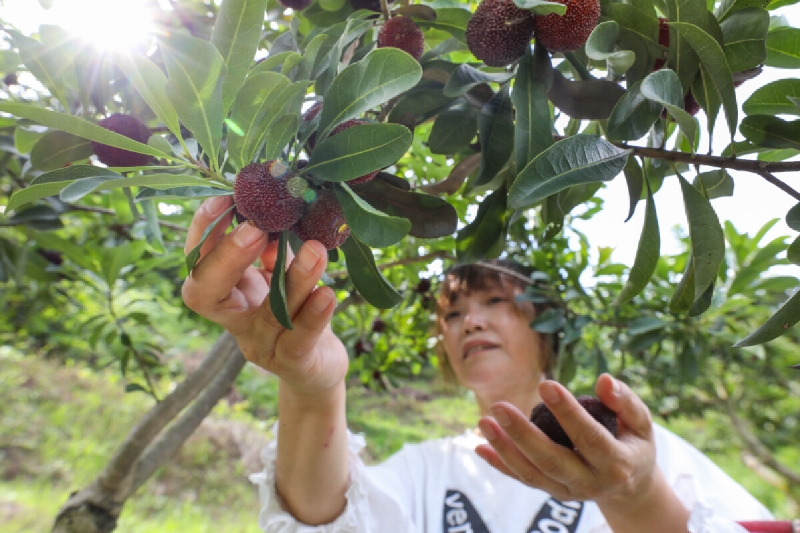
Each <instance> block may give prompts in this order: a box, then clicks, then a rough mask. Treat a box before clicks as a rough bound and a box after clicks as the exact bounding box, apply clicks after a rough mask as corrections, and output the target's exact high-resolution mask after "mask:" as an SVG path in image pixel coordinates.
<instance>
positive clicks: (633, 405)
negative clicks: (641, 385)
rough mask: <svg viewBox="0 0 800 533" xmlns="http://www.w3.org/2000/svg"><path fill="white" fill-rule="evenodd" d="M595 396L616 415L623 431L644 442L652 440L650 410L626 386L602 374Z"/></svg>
mask: <svg viewBox="0 0 800 533" xmlns="http://www.w3.org/2000/svg"><path fill="white" fill-rule="evenodd" d="M595 394H597V397H598V398H600V400H601V401H602V402H603V403H604V404H605V405H606V406H607V407H608V408H609V409H611V410H612V411H614V412H615V413H616V415H617V419H618V420H619V421H620V423H621V424H622V426H623V427H624V429H625V430H628V431H630V432H632V433H633V434H635V435H637V436H638V437H641V438H643V439H645V440H652V434H653V421H652V417H651V416H650V409H648V408H647V405H645V403H644V402H643V401H642V399H641V398H639V396H638V395H637V394H636V393H634V392H633V391H632V390H631V389H630V387H628V385H626V384H625V383H623V382H622V381H620V380H618V379H614V378H613V377H612V376H611V375H610V374H602V375H601V376H600V377H599V378H598V379H597V383H596V385H595Z"/></svg>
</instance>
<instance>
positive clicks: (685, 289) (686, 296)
mask: <svg viewBox="0 0 800 533" xmlns="http://www.w3.org/2000/svg"><path fill="white" fill-rule="evenodd" d="M694 294H695V291H694V260H693V258H692V255H691V253H690V254H689V260H688V261H686V268H684V270H683V276H681V280H680V281H679V282H678V285H677V286H676V287H675V291H674V292H673V293H672V298H670V302H669V310H670V312H671V313H675V314H676V315H679V314H682V313H686V312H687V311H689V310H690V309H691V308H692V304H694V300H695V298H694Z"/></svg>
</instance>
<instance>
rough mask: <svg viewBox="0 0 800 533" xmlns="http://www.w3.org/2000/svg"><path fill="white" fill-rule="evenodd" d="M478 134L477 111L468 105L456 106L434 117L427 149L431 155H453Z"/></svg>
mask: <svg viewBox="0 0 800 533" xmlns="http://www.w3.org/2000/svg"><path fill="white" fill-rule="evenodd" d="M477 133H478V110H477V109H475V108H474V107H473V106H471V105H469V104H464V105H456V106H453V107H451V108H450V109H448V110H446V111H443V112H441V113H439V114H438V115H436V120H435V121H434V122H433V127H432V128H431V133H430V134H429V135H428V148H429V149H430V151H431V153H432V154H445V155H449V154H455V153H458V152H460V151H461V150H463V149H464V148H466V147H467V146H468V145H469V143H470V142H472V139H474V138H475V135H476V134H477Z"/></svg>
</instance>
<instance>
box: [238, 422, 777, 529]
mask: <svg viewBox="0 0 800 533" xmlns="http://www.w3.org/2000/svg"><path fill="white" fill-rule="evenodd" d="M654 434H655V440H656V460H657V462H658V464H659V466H660V467H661V470H662V471H663V472H664V474H665V476H666V478H667V481H668V482H669V484H670V486H672V488H673V490H675V493H676V494H677V496H678V497H679V498H680V500H681V501H682V502H683V504H684V505H685V506H686V507H687V508H688V509H690V510H691V517H690V519H689V531H690V532H691V533H740V532H741V533H746V530H744V528H742V527H740V526H738V525H737V524H736V523H735V521H736V520H771V519H772V518H773V517H772V515H771V514H770V513H769V511H768V510H767V509H766V508H765V507H764V506H763V505H761V504H760V503H759V502H758V501H757V500H756V499H755V498H753V497H752V496H751V495H750V494H749V493H748V492H747V491H746V490H745V489H744V488H743V487H742V486H741V485H739V484H738V483H736V482H735V481H734V480H733V479H731V478H730V477H729V476H728V475H727V474H725V473H724V472H723V471H722V470H721V469H720V468H719V467H718V466H716V465H715V464H714V463H713V462H711V461H710V460H709V459H708V458H707V457H705V456H704V455H703V454H702V453H700V452H699V451H698V450H697V449H696V448H694V447H692V446H691V445H689V444H688V443H687V442H686V441H684V440H683V439H681V438H680V437H678V436H677V435H675V434H673V433H671V432H669V431H668V430H666V429H664V428H662V427H660V426H658V425H654ZM483 442H486V441H485V440H484V439H483V438H481V437H478V436H477V435H475V434H474V433H472V432H468V433H465V434H464V435H460V436H457V437H450V438H443V439H436V440H431V441H426V442H422V443H416V444H406V445H405V446H403V448H402V449H401V450H400V451H399V452H397V453H396V454H394V455H393V456H391V457H390V458H389V459H387V460H386V461H385V462H384V463H382V464H379V465H376V466H365V465H364V463H363V461H362V460H361V458H360V457H359V456H358V452H359V451H360V450H361V449H362V448H363V447H364V438H363V437H362V436H361V435H352V434H351V435H350V442H349V447H350V481H351V483H350V488H349V489H348V491H347V494H346V497H347V506H346V508H345V510H344V512H343V513H342V515H340V516H339V517H338V518H337V519H336V520H334V521H333V522H331V523H330V524H325V525H321V526H308V525H305V524H302V523H300V522H298V521H297V520H296V519H295V518H294V517H292V516H291V515H290V514H289V513H287V512H286V511H285V510H284V509H283V508H282V507H281V503H280V501H279V498H278V497H277V495H276V492H275V485H274V483H275V477H274V473H275V466H274V464H275V456H276V453H277V446H276V443H275V442H273V443H271V444H270V445H268V446H267V447H266V448H265V449H264V450H263V451H262V460H263V461H264V465H265V468H264V471H263V472H260V473H258V474H253V475H251V476H250V479H251V481H252V482H253V483H255V484H256V485H258V487H259V495H260V500H261V506H262V508H261V512H260V513H259V525H260V527H261V528H262V529H263V530H264V531H265V532H266V533H372V532H375V533H378V532H380V533H484V532H487V533H527V532H528V531H530V529H529V528H530V526H532V525H533V522H534V517H536V515H537V513H538V512H539V510H540V509H541V508H542V507H543V506H544V508H545V509H547V510H553V511H554V512H556V514H558V513H559V512H560V516H561V517H562V518H564V517H566V520H565V521H569V519H570V517H571V516H574V512H572V513H571V512H570V510H569V509H570V508H569V507H564V506H561V507H560V510H559V504H558V503H555V502H552V501H551V503H550V504H549V506H548V504H547V502H548V500H549V495H548V494H547V493H546V492H544V491H541V490H539V489H534V488H531V487H528V486H526V485H524V484H522V483H520V482H519V481H517V480H515V479H512V478H510V477H508V476H506V475H504V474H502V473H501V472H499V471H497V470H496V469H495V468H493V467H492V466H490V465H489V464H488V463H486V462H485V461H484V460H483V459H481V458H480V457H479V456H478V455H477V454H476V453H475V447H476V446H477V445H478V444H480V443H483ZM567 505H569V503H567ZM469 507H471V508H472V509H474V512H470V513H468V512H467V511H468V510H469ZM570 513H571V514H570ZM475 514H477V515H478V516H479V519H478V520H472V521H470V520H469V518H470V517H474V516H475ZM467 522H469V523H467ZM481 523H482V524H484V525H485V526H486V529H483V528H480V527H479V525H480V524H481ZM550 524H551V526H552V527H551V528H550V529H551V531H554V532H556V531H565V530H564V529H560V528H559V527H557V526H558V524H555V523H552V522H550ZM542 533H545V532H544V531H543V532H542ZM576 533H612V532H611V529H610V528H609V527H608V525H607V524H606V521H605V518H604V517H603V515H602V513H601V512H600V509H599V508H598V507H597V505H596V504H595V503H593V502H585V504H584V505H583V511H582V514H581V516H580V518H579V519H578V521H577V530H576Z"/></svg>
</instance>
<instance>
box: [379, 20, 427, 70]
mask: <svg viewBox="0 0 800 533" xmlns="http://www.w3.org/2000/svg"><path fill="white" fill-rule="evenodd" d="M386 47H390V48H399V49H400V50H402V51H404V52H406V53H408V54H409V55H410V56H411V57H413V58H414V59H416V60H417V61H419V58H420V57H422V53H423V52H424V51H425V38H424V37H423V35H422V30H420V29H419V27H418V26H417V25H416V24H414V21H413V20H411V19H410V18H409V17H403V16H399V17H392V18H390V19H389V20H387V21H386V22H385V23H384V25H383V26H381V29H380V31H379V32H378V48H386Z"/></svg>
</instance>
